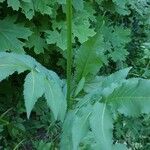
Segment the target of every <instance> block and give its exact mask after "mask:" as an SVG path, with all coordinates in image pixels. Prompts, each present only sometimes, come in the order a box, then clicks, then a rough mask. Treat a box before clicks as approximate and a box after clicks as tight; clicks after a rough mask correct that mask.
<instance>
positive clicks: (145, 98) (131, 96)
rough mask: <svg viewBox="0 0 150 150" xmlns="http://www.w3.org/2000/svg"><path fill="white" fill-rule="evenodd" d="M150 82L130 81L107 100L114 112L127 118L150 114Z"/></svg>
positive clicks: (142, 80)
mask: <svg viewBox="0 0 150 150" xmlns="http://www.w3.org/2000/svg"><path fill="white" fill-rule="evenodd" d="M149 87H150V80H144V79H138V78H137V79H129V80H127V81H126V82H124V83H123V84H122V85H121V86H120V87H118V88H116V89H115V90H114V92H113V93H112V94H110V95H109V96H108V97H107V98H106V102H108V103H110V104H111V106H112V108H113V109H114V110H118V111H119V112H120V113H122V114H124V115H126V116H138V115H140V114H142V113H144V114H149V113H150V108H149V105H150V92H149Z"/></svg>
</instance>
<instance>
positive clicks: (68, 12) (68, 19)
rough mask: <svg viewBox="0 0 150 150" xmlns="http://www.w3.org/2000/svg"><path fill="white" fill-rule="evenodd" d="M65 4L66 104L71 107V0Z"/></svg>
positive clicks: (67, 0)
mask: <svg viewBox="0 0 150 150" xmlns="http://www.w3.org/2000/svg"><path fill="white" fill-rule="evenodd" d="M66 2H67V103H68V108H71V107H72V99H71V78H72V76H71V69H72V0H66Z"/></svg>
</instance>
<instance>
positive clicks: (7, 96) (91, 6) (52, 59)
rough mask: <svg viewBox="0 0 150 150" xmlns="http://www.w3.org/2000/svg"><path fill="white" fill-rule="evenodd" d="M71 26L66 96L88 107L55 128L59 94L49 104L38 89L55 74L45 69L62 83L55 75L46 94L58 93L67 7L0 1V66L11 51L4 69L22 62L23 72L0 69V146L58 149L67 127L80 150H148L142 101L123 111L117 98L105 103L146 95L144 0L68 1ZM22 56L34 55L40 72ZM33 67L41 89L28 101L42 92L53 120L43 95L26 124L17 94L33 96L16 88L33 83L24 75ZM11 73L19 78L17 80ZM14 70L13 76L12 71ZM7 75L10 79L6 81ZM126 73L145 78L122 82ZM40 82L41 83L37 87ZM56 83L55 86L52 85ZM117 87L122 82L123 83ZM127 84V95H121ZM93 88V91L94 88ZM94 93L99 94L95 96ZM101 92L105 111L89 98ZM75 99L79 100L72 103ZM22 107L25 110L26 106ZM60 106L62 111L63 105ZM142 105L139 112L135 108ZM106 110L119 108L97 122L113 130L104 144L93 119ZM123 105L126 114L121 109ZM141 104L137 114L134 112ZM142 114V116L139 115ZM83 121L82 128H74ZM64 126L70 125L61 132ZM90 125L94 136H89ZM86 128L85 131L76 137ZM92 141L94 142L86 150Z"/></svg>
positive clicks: (48, 1)
mask: <svg viewBox="0 0 150 150" xmlns="http://www.w3.org/2000/svg"><path fill="white" fill-rule="evenodd" d="M72 23H73V51H74V58H73V59H74V66H73V73H74V77H73V83H74V84H73V85H74V86H73V87H72V89H73V95H72V97H73V98H74V99H75V100H76V101H75V102H79V103H78V105H77V106H75V107H77V108H78V107H80V106H83V101H84V100H86V101H88V100H89V101H90V105H87V106H86V107H83V108H82V109H81V110H79V112H78V113H77V114H76V113H75V112H74V111H73V112H70V113H68V115H67V119H66V121H65V123H64V125H63V127H62V123H61V122H60V121H55V119H56V118H64V116H61V117H59V113H60V112H59V109H60V108H59V107H60V106H61V105H59V107H58V103H59V100H58V99H60V98H59V97H62V95H63V94H62V95H59V94H58V93H61V92H62V93H63V92H64V91H61V92H58V91H56V90H55V91H54V90H53V93H55V96H56V97H57V98H56V99H57V100H58V101H57V102H56V103H54V104H53V103H51V101H50V100H49V99H51V95H49V93H48V92H47V93H46V90H45V87H47V88H48V86H49V85H48V84H47V83H45V82H44V81H45V80H48V81H49V82H50V83H51V82H52V80H51V78H50V76H53V77H54V76H55V75H54V74H55V73H54V74H53V73H52V72H51V71H48V70H47V69H51V70H53V71H55V72H56V73H57V74H58V75H59V76H60V78H61V79H64V80H61V81H60V80H59V79H58V78H57V79H56V78H55V79H54V80H53V81H54V82H52V83H53V86H52V89H56V88H57V90H58V89H59V86H60V87H64V86H65V78H66V69H65V68H66V47H67V39H66V33H67V28H66V2H65V0H13V1H12V0H7V1H6V0H0V51H1V52H4V53H1V54H0V65H1V63H4V60H5V57H7V56H5V55H7V54H6V53H5V52H13V53H17V54H14V55H9V58H8V57H7V59H6V60H5V61H6V63H8V64H9V66H11V65H16V64H18V63H21V65H22V68H17V69H16V67H14V68H12V70H8V68H4V69H3V70H1V72H0V80H2V79H4V78H6V77H7V78H6V79H5V80H3V81H2V82H1V84H0V99H1V100H0V149H4V150H12V149H14V150H16V149H19V148H20V149H25V150H26V149H28V150H29V149H38V150H48V149H50V148H51V149H59V145H61V146H62V147H63V146H64V145H65V144H66V142H67V141H62V140H61V142H60V138H61V137H63V136H64V135H63V134H62V135H61V133H62V131H63V133H65V128H66V129H69V127H70V128H71V127H72V129H71V130H72V137H73V139H72V141H73V148H74V149H76V147H77V146H79V145H80V149H88V148H89V145H90V146H92V148H94V149H97V147H96V146H100V147H101V149H110V147H109V144H108V143H111V144H114V148H113V149H114V150H115V149H119V148H120V149H123V148H124V145H121V144H116V145H115V143H124V144H125V145H126V146H127V147H128V148H129V149H133V150H137V149H139V150H148V149H150V138H149V137H150V129H149V126H150V117H149V114H148V113H149V108H148V105H146V102H145V105H144V104H143V103H144V102H143V101H142V102H138V100H137V103H133V104H131V103H130V102H128V101H127V102H126V103H125V104H124V106H122V105H120V102H119V101H118V102H117V103H115V104H113V102H111V100H112V98H113V99H114V98H115V97H117V96H118V97H119V96H124V95H125V94H126V95H127V96H129V95H131V96H133V95H135V96H137V95H138V93H140V92H141V91H143V93H142V94H143V96H146V98H145V101H146V100H147V99H149V91H147V90H146V91H145V89H144V88H146V89H149V85H150V83H149V81H147V80H144V79H149V77H150V40H149V38H150V30H149V29H150V1H149V0H73V20H72ZM21 54H28V55H30V56H32V57H34V58H35V59H36V60H37V61H38V62H40V63H41V64H42V65H43V66H45V67H46V68H47V69H46V68H44V67H43V66H42V67H41V65H40V64H38V63H37V62H36V61H35V60H32V58H30V57H29V58H26V57H25V58H24V57H21V56H22V55H21ZM23 56H24V55H23ZM14 58H15V59H14ZM16 59H17V60H18V61H16ZM28 59H29V60H30V61H31V62H30V61H28ZM22 60H24V62H22ZM26 63H27V64H26ZM130 66H132V70H131V71H130V73H129V74H128V72H129V70H130V68H129V69H125V70H122V71H121V72H119V73H118V74H119V75H118V76H117V73H116V74H115V77H113V75H112V76H108V77H102V76H98V77H96V78H95V76H96V75H108V74H111V73H113V72H115V71H117V70H120V69H123V68H127V67H130ZM25 70H27V71H25ZM33 70H34V71H35V72H34V73H35V79H36V80H37V81H38V82H36V83H37V85H36V86H37V87H38V88H41V89H38V88H36V89H37V90H38V91H37V92H35V93H38V94H39V95H36V94H35V95H34V97H36V99H38V98H39V97H41V95H43V93H44V94H45V99H46V100H47V103H48V105H49V106H50V108H51V111H52V112H53V114H54V115H52V113H51V111H50V109H49V108H48V106H47V104H46V103H45V99H44V97H41V98H40V100H39V101H38V102H37V103H36V105H35V107H34V109H33V111H32V114H31V116H30V120H28V119H27V118H26V110H25V106H24V100H23V99H24V97H27V98H26V99H30V98H31V99H32V97H28V95H27V96H26V95H25V94H24V95H23V92H22V91H23V89H26V90H27V91H25V90H24V91H25V92H24V93H28V92H29V91H31V89H30V86H29V88H28V83H29V84H30V83H32V76H30V75H31V73H33ZM43 70H44V71H43ZM16 71H18V72H19V73H20V74H19V75H18V74H17V73H16ZM24 71H25V72H24ZM29 71H31V73H30V72H29ZM2 72H3V73H2ZM8 72H9V73H8ZM14 72H15V74H13V73H14ZM37 72H38V73H37ZM41 72H42V73H41ZM43 72H44V73H43ZM11 74H13V75H12V76H10V77H9V75H11ZM127 74H128V77H142V78H144V79H135V80H133V81H132V82H130V80H127V81H126V79H125V78H126V76H127ZM47 76H48V78H47ZM56 76H57V75H56ZM39 78H40V79H41V80H42V82H41V83H40V82H39ZM41 80H40V81H41ZM58 80H59V84H58V85H57V83H58V82H57V81H58ZM24 81H25V84H24ZM112 82H113V84H112ZM55 83H56V84H55ZM96 83H97V84H96ZM122 83H124V84H123V85H122ZM23 85H24V86H23ZM139 85H140V86H139ZM137 86H139V87H138V89H137V92H135V93H134V89H135V87H137ZM76 87H77V88H76ZM129 87H130V91H128V88H129ZM101 88H104V90H101ZM97 89H99V90H98V91H97ZM114 89H115V90H114ZM64 90H65V88H64ZM113 90H114V91H113ZM39 91H40V92H39ZM91 91H92V92H91ZM100 91H103V92H102V93H100V94H98V93H99V92H100ZM118 91H120V92H118ZM121 91H127V92H126V93H123V92H121ZM57 92H58V93H57ZM91 93H92V94H91ZM93 93H94V94H93ZM117 93H119V94H120V95H119V94H117ZM123 94H124V95H123ZM102 95H103V96H105V97H107V96H108V97H107V98H106V99H108V103H109V105H108V106H105V103H99V102H95V101H96V100H95V99H98V98H99V99H101V96H102ZM26 99H25V100H26ZM36 99H35V102H36ZM80 99H81V101H79V100H80ZM106 99H105V98H104V97H103V98H102V99H101V100H102V101H107V100H106ZM94 102H95V103H94ZM92 104H93V105H92ZM135 104H137V107H135ZM25 105H27V106H29V104H27V103H25ZM33 105H34V103H33V104H30V106H31V108H28V109H29V110H28V112H29V114H30V111H31V110H32V108H33ZM63 105H64V107H63V108H64V112H65V109H66V108H65V103H64V104H63ZM143 105H144V107H142V106H143ZM146 106H147V107H146ZM107 107H108V108H107ZM109 107H111V109H112V112H113V111H115V110H116V109H117V110H118V112H117V113H113V117H112V116H111V114H110V112H109V111H108V112H107V111H106V114H105V115H106V118H107V119H106V120H104V123H105V124H108V126H106V127H105V128H106V129H109V130H111V131H113V134H110V132H108V133H106V134H107V135H106V136H107V137H110V138H111V137H112V138H113V142H112V141H111V139H109V138H108V139H107V141H106V140H105V138H104V137H103V138H102V137H99V135H97V134H96V132H97V131H95V128H96V127H95V124H94V122H101V120H102V119H103V116H101V114H102V113H103V112H99V111H98V110H99V109H100V110H103V108H104V109H108V110H109ZM130 107H131V109H129V110H127V109H126V108H130ZM141 107H142V109H136V108H141ZM89 110H92V111H93V114H92V115H91V117H89V113H90V112H89ZM130 110H132V111H130ZM62 111H63V110H62ZM83 112H84V113H83ZM141 113H144V114H142V115H141ZM29 114H28V116H29ZM139 114H140V115H139ZM99 116H101V118H100V117H99ZM133 116H134V117H133ZM72 118H73V119H74V120H73V121H72V125H68V120H70V121H71V119H72ZM85 118H86V120H85V122H86V123H85V124H83V125H82V126H81V124H82V121H83V120H84V119H85ZM114 118H115V119H114ZM62 120H63V119H62ZM105 121H106V122H105ZM100 125H101V126H103V125H102V124H100ZM67 126H69V127H68V128H67ZM101 126H99V128H98V129H99V133H102V132H103V131H101ZM64 127H65V128H64ZM89 127H90V128H91V129H92V131H93V132H91V131H88V129H89ZM62 128H63V129H62ZM82 128H84V129H85V131H84V130H82ZM80 129H81V131H80ZM83 131H84V132H83ZM86 131H88V134H87V135H86V137H85V138H83V137H84V135H85V133H86ZM76 133H78V137H76V136H77V134H76ZM66 134H68V137H69V136H70V133H66ZM63 139H65V138H63ZM79 139H80V140H79ZM81 139H82V140H81ZM93 139H94V140H93ZM91 141H94V143H96V144H95V145H91ZM99 141H101V143H99ZM60 143H61V144H60ZM64 143H65V144H64ZM68 146H69V144H68ZM105 146H108V147H105ZM63 148H64V149H66V148H65V147H63ZM89 149H90V148H89ZM66 150H67V149H66Z"/></svg>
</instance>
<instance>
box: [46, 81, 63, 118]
mask: <svg viewBox="0 0 150 150" xmlns="http://www.w3.org/2000/svg"><path fill="white" fill-rule="evenodd" d="M45 98H46V100H47V103H48V105H49V107H50V109H51V110H52V112H53V114H54V117H55V119H57V118H58V115H59V112H60V111H61V115H62V117H61V120H63V119H64V116H65V112H66V104H65V105H64V103H65V97H64V95H63V93H62V90H61V89H60V86H59V84H57V83H56V82H54V81H52V80H51V79H48V80H46V83H45Z"/></svg>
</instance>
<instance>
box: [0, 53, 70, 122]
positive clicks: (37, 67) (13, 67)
mask: <svg viewBox="0 0 150 150" xmlns="http://www.w3.org/2000/svg"><path fill="white" fill-rule="evenodd" d="M0 64H1V66H0V80H3V79H5V78H6V77H8V76H9V75H11V74H13V73H14V72H15V71H17V72H18V73H21V72H23V71H25V70H28V71H30V73H29V74H28V75H27V76H26V79H25V83H24V99H25V106H26V109H27V116H28V118H29V116H30V113H31V110H32V109H33V106H34V104H35V103H36V101H37V100H38V98H40V97H41V96H42V95H44V96H45V97H46V100H47V103H48V105H49V107H50V108H51V111H52V113H53V114H54V116H55V119H60V120H61V121H63V120H64V117H65V113H66V107H67V106H66V105H67V104H66V99H65V96H64V95H65V94H64V93H63V92H62V82H61V80H60V79H59V77H58V76H57V74H56V73H54V72H53V71H50V70H47V69H46V68H45V67H43V66H42V65H41V64H39V63H38V62H37V61H36V60H35V59H33V58H32V57H30V56H27V55H21V54H15V53H5V52H0Z"/></svg>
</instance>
